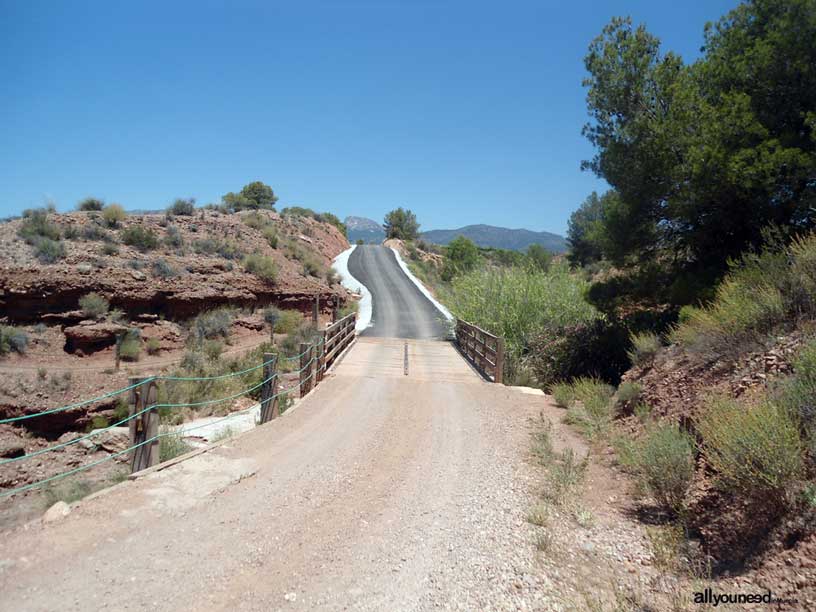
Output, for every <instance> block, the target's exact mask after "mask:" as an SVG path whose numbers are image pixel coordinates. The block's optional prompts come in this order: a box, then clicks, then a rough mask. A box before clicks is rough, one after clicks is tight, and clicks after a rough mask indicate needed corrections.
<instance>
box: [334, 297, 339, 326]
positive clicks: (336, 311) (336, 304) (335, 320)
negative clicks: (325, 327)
mask: <svg viewBox="0 0 816 612" xmlns="http://www.w3.org/2000/svg"><path fill="white" fill-rule="evenodd" d="M339 315H340V304H339V303H338V300H337V298H334V304H333V305H332V323H337V317H338V316H339Z"/></svg>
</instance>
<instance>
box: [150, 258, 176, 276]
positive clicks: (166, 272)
mask: <svg viewBox="0 0 816 612" xmlns="http://www.w3.org/2000/svg"><path fill="white" fill-rule="evenodd" d="M152 270H153V276H156V277H158V278H173V277H176V276H178V270H176V269H175V268H174V267H173V266H171V265H170V264H169V263H167V260H165V259H157V260H156V261H154V262H153V268H152Z"/></svg>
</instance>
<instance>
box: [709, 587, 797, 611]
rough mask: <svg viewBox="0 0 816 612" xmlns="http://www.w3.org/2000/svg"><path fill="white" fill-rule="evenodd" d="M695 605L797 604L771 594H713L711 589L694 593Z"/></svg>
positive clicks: (792, 600)
mask: <svg viewBox="0 0 816 612" xmlns="http://www.w3.org/2000/svg"><path fill="white" fill-rule="evenodd" d="M694 603H695V604H707V605H711V606H714V607H715V608H716V607H717V606H719V605H720V604H724V605H730V604H749V603H765V604H775V603H787V604H791V603H797V600H795V599H781V598H778V597H774V595H773V593H771V592H770V591H768V592H767V593H715V592H714V591H713V590H712V589H711V588H706V589H705V590H703V591H695V592H694Z"/></svg>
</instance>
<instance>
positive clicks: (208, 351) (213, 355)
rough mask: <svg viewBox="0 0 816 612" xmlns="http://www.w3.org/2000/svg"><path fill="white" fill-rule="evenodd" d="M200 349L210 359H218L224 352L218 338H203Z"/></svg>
mask: <svg viewBox="0 0 816 612" xmlns="http://www.w3.org/2000/svg"><path fill="white" fill-rule="evenodd" d="M201 350H202V351H203V352H204V354H205V355H206V356H207V359H209V360H210V361H218V360H219V359H220V358H221V353H223V352H224V345H223V343H221V342H219V341H218V340H205V341H204V342H202V343H201Z"/></svg>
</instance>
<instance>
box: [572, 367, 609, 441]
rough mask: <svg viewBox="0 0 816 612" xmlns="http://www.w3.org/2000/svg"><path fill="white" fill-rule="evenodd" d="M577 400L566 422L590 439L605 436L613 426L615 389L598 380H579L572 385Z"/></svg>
mask: <svg viewBox="0 0 816 612" xmlns="http://www.w3.org/2000/svg"><path fill="white" fill-rule="evenodd" d="M572 392H573V395H574V398H575V400H578V401H577V402H575V401H573V404H572V405H571V406H570V407H569V409H568V410H567V418H566V421H567V423H569V424H570V425H575V426H576V427H578V428H579V429H580V430H581V431H582V432H583V433H584V435H586V436H587V437H588V438H590V439H592V438H596V437H598V436H601V435H605V434H606V433H607V431H608V430H609V427H610V426H611V424H612V396H613V395H614V393H615V389H614V388H613V387H611V386H609V385H607V384H606V383H604V382H603V381H601V380H598V379H596V378H579V379H577V380H575V382H573V384H572Z"/></svg>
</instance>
